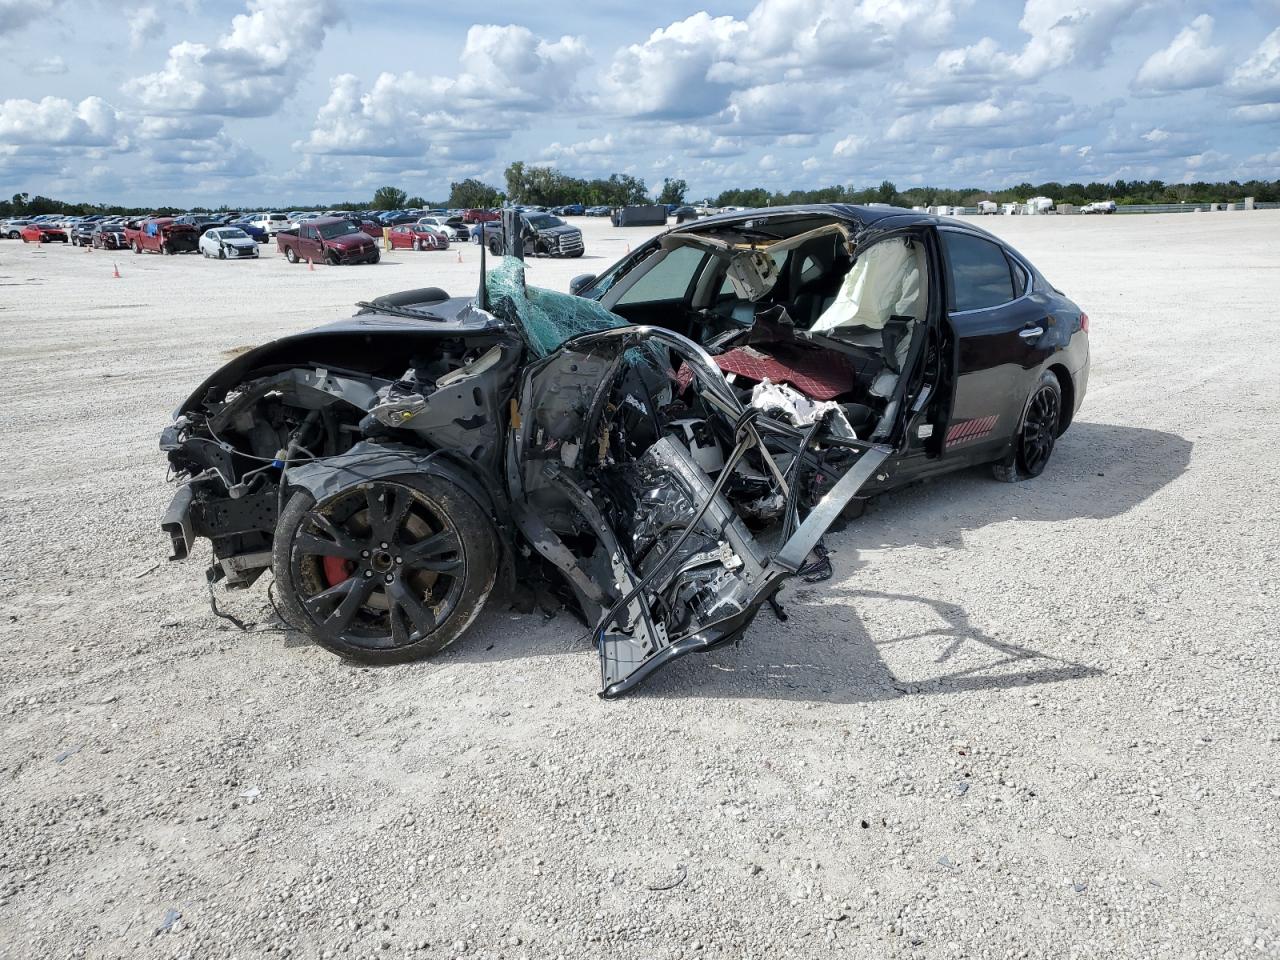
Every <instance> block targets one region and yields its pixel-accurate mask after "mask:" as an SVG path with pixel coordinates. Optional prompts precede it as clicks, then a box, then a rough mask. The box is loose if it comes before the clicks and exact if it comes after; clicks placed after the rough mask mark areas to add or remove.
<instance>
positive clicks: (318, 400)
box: [161, 218, 945, 696]
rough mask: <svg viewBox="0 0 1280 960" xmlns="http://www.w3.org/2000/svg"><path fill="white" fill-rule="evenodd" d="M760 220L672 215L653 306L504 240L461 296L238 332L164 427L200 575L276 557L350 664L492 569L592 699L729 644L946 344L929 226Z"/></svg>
mask: <svg viewBox="0 0 1280 960" xmlns="http://www.w3.org/2000/svg"><path fill="white" fill-rule="evenodd" d="M763 230H764V225H760V228H759V230H757V229H756V225H753V224H751V223H748V224H747V225H746V227H745V228H738V229H736V230H734V231H729V230H723V231H715V230H705V231H703V232H701V233H697V232H694V231H689V232H678V231H672V232H669V233H668V234H667V235H664V239H663V243H662V245H661V247H660V248H659V250H658V252H657V253H654V254H652V255H651V256H653V257H656V258H657V259H655V260H653V262H652V264H651V266H652V268H653V269H657V267H659V266H660V265H661V264H662V261H664V260H666V259H668V258H671V257H673V256H674V257H682V258H685V259H686V260H689V261H690V262H691V263H692V262H693V259H692V258H694V257H696V258H697V264H696V268H695V271H694V273H693V279H692V280H691V281H690V288H691V289H693V293H692V294H691V295H690V297H689V298H688V301H687V303H686V304H685V306H684V307H683V308H682V309H681V310H680V311H676V312H678V313H679V315H676V316H669V317H668V318H667V320H668V322H666V323H663V324H662V325H661V326H658V325H655V324H651V323H638V322H636V320H637V319H639V318H637V317H634V316H631V315H629V310H628V306H629V302H628V300H627V297H626V292H627V290H628V289H629V288H630V287H631V286H633V285H634V284H635V282H636V280H637V278H636V277H635V271H634V269H632V268H634V266H635V265H634V264H632V265H631V267H630V268H628V269H629V270H630V272H629V273H624V275H623V280H624V282H620V283H617V287H616V289H613V290H606V292H605V294H604V295H603V296H602V297H600V299H599V302H597V301H596V300H592V299H584V298H579V297H573V296H569V295H565V294H556V293H551V292H549V291H545V290H538V289H537V288H530V287H526V286H525V283H524V276H523V264H522V263H521V262H520V261H519V260H516V259H514V258H507V259H506V260H505V261H504V262H503V264H502V265H501V266H500V267H499V268H497V269H495V270H494V271H492V273H490V274H489V275H488V276H487V278H486V281H485V283H484V284H482V288H481V292H480V295H479V296H478V297H476V298H474V299H465V300H464V299H450V298H447V297H446V296H445V295H444V294H443V291H438V290H423V291H409V292H407V293H404V294H397V295H394V296H392V297H386V298H382V299H380V300H376V301H373V302H371V303H365V304H361V305H360V313H358V314H357V315H356V317H354V318H353V319H352V320H351V321H348V322H345V323H339V324H335V325H333V326H332V327H328V328H321V329H319V330H317V331H314V332H313V333H311V334H305V335H302V336H300V337H295V338H286V339H284V340H279V341H275V342H273V343H270V344H267V345H265V346H263V347H260V348H258V349H257V350H255V351H252V352H251V353H250V354H247V355H245V356H242V357H240V358H237V360H236V361H233V363H231V364H229V365H228V366H227V367H224V368H223V370H221V371H218V372H217V373H215V374H214V375H213V376H212V377H211V378H210V379H209V380H208V381H206V383H205V384H204V385H202V387H201V388H200V389H199V390H197V391H196V393H194V394H193V395H192V397H191V398H190V399H189V400H188V401H187V402H186V403H185V404H184V405H183V406H182V407H181V408H180V409H179V410H178V412H177V414H176V415H175V420H174V423H173V424H172V425H171V426H170V427H169V428H168V429H166V431H165V432H164V435H163V437H162V444H161V445H162V448H163V449H165V450H166V451H168V455H169V460H170V465H171V470H172V473H173V474H174V475H175V476H176V477H177V478H178V479H179V480H180V482H181V486H180V487H179V491H178V494H177V496H176V497H175V499H174V502H173V505H172V506H171V508H170V511H169V513H168V514H167V515H166V518H165V521H164V524H163V526H164V528H165V530H166V531H167V532H168V533H169V535H170V538H171V541H172V544H173V550H174V557H175V559H181V558H183V557H185V556H186V555H187V552H188V551H189V550H190V549H191V548H192V546H193V544H194V543H195V541H196V540H197V539H198V538H202V537H203V538H208V539H209V540H210V541H211V543H212V549H213V557H214V560H213V563H212V565H211V567H210V570H209V579H210V582H211V583H212V582H222V583H223V584H225V585H226V586H229V587H239V588H243V587H248V586H250V585H252V584H253V583H254V582H255V581H256V580H257V579H258V578H259V577H260V576H261V575H262V574H263V573H265V572H266V571H267V569H271V571H272V573H273V576H274V579H275V588H276V591H277V593H278V595H279V598H280V600H281V605H282V608H283V613H284V615H285V616H286V619H288V621H289V622H290V624H291V625H292V626H294V627H297V628H298V629H300V630H303V631H305V632H306V633H308V635H310V636H311V637H312V638H313V639H314V640H316V642H318V643H320V644H322V645H324V646H326V647H327V648H329V649H331V650H333V651H334V652H337V653H339V654H342V655H344V656H348V657H352V658H355V659H359V660H361V661H364V662H373V663H390V662H400V661H405V660H412V659H417V658H419V657H423V656H428V655H430V654H432V653H434V652H436V651H438V650H440V649H443V647H444V646H446V645H448V644H449V643H451V642H453V641H454V640H455V639H457V638H458V637H459V636H460V635H461V634H462V633H463V632H465V630H466V628H467V627H468V626H469V625H470V624H471V622H472V621H473V620H474V618H475V616H476V615H477V614H478V613H479V611H480V609H481V608H482V607H483V606H484V604H485V603H486V602H487V601H488V600H489V599H490V596H491V594H502V595H505V596H507V597H508V598H510V599H514V600H516V601H517V602H519V603H523V604H524V607H525V608H526V609H527V608H531V607H532V606H538V605H540V606H542V607H543V608H544V609H547V608H548V607H549V606H557V605H560V604H566V605H568V606H569V607H570V608H571V609H573V610H574V611H575V612H576V613H578V614H579V615H581V616H582V617H583V618H584V619H585V621H586V622H587V623H588V624H590V625H592V627H593V636H594V641H595V645H596V647H597V649H598V651H599V654H600V660H601V693H602V695H604V696H616V695H619V694H621V693H624V692H626V691H627V690H629V689H631V688H633V687H634V686H635V685H636V684H638V683H640V682H641V681H642V680H643V679H644V678H645V677H647V676H648V675H649V674H651V673H652V672H653V670H655V669H657V668H658V667H660V666H662V665H663V664H665V663H667V662H669V661H670V660H672V659H674V658H676V657H678V656H680V655H682V654H684V653H688V652H691V651H695V650H705V649H708V648H711V647H714V646H716V645H718V644H722V643H725V642H729V641H733V640H736V639H737V638H738V637H739V636H741V634H742V633H743V631H744V630H745V629H746V628H747V626H748V625H749V624H750V623H751V621H752V619H753V618H754V616H755V615H756V613H757V612H758V610H759V609H760V607H761V606H762V605H764V604H766V603H774V604H775V610H776V611H778V612H779V613H780V610H778V608H777V607H776V601H775V594H776V593H777V591H778V589H779V588H780V587H781V586H782V585H783V584H784V583H785V581H786V580H787V579H789V578H791V577H793V576H796V575H805V576H815V577H821V576H823V575H824V573H825V572H826V569H827V567H826V564H827V561H826V560H825V552H824V551H823V550H822V547H821V538H822V536H823V534H824V533H825V532H826V531H827V530H828V528H829V527H830V526H831V524H832V523H833V522H834V521H835V520H836V519H837V517H838V515H839V514H840V512H841V511H842V510H843V509H844V508H845V507H846V506H847V505H848V504H849V503H850V501H851V500H852V499H853V498H854V497H855V496H856V495H857V494H858V492H859V490H860V489H861V488H862V487H863V486H864V484H865V483H866V482H867V481H868V480H869V479H870V478H871V477H872V476H873V474H875V472H876V471H877V470H878V469H880V468H881V466H882V465H883V464H884V462H885V461H886V459H887V458H889V457H890V456H891V455H892V454H893V453H894V452H895V450H896V448H897V445H898V444H899V443H900V441H901V439H902V438H903V437H904V435H905V432H906V428H907V422H908V420H916V421H919V422H924V421H926V420H927V419H928V418H929V417H931V416H933V415H934V414H935V410H936V406H937V403H938V400H937V398H936V397H934V396H933V394H934V393H935V391H934V389H933V385H934V384H936V383H937V382H938V378H939V376H940V375H941V370H940V369H939V368H940V366H941V365H942V364H943V363H944V362H945V359H944V357H945V354H944V351H943V350H942V349H941V345H940V343H939V342H938V340H937V335H936V333H935V332H934V331H935V329H936V328H935V326H934V325H932V324H930V323H929V318H930V308H931V305H930V303H929V297H928V289H929V288H928V276H929V270H930V266H929V260H928V251H927V250H926V249H925V248H924V246H923V245H922V244H920V243H919V242H915V241H913V240H912V239H911V238H910V237H903V238H889V239H887V240H884V241H881V242H880V243H878V244H876V245H874V246H869V247H868V248H867V249H866V250H865V251H860V250H859V248H858V238H857V237H856V236H855V235H854V234H853V233H852V232H851V231H850V229H849V228H848V226H847V225H845V224H841V223H838V222H832V221H831V220H830V218H827V219H826V220H820V219H817V218H810V219H809V220H807V221H805V220H804V219H803V218H799V220H798V222H797V223H795V224H785V225H784V230H783V231H782V232H781V233H774V234H770V233H764V232H763ZM815 266H816V267H818V268H820V269H815ZM644 272H645V271H640V273H641V274H643V273H644ZM640 279H642V277H641V278H640ZM615 280H616V278H615ZM699 290H702V291H703V292H704V295H703V296H701V297H699V296H698V291H699ZM632 302H635V301H632ZM611 308H612V309H611ZM631 312H634V311H631Z"/></svg>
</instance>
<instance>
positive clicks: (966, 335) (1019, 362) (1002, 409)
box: [938, 227, 1051, 456]
mask: <svg viewBox="0 0 1280 960" xmlns="http://www.w3.org/2000/svg"><path fill="white" fill-rule="evenodd" d="M938 233H939V235H940V236H941V238H942V251H943V257H944V259H945V261H946V286H947V312H948V316H949V318H950V321H951V327H952V330H953V331H954V334H955V340H956V352H957V357H956V371H957V378H956V387H955V397H954V400H953V404H952V410H951V419H950V421H949V423H948V425H947V431H946V437H945V440H944V444H943V455H944V456H967V455H969V454H973V455H975V456H976V455H977V454H981V453H990V452H991V451H992V450H993V449H994V448H997V447H1000V446H1003V445H1004V444H1005V443H1006V442H1007V441H1008V439H1009V437H1010V436H1011V435H1012V433H1013V431H1014V430H1015V429H1016V427H1017V424H1018V421H1019V419H1020V418H1021V416H1022V408H1023V405H1024V403H1025V402H1026V399H1027V396H1028V394H1029V393H1030V391H1031V386H1032V384H1033V383H1034V382H1035V380H1036V378H1037V377H1038V376H1039V371H1040V368H1041V367H1042V366H1043V365H1044V362H1045V360H1046V359H1047V358H1048V356H1049V354H1050V352H1051V351H1050V348H1049V346H1048V345H1047V343H1048V340H1049V338H1047V337H1045V336H1044V334H1045V333H1046V332H1047V331H1048V325H1049V322H1050V321H1049V319H1048V311H1047V307H1046V304H1045V303H1044V302H1043V298H1040V297H1038V296H1036V295H1035V294H1034V292H1033V289H1032V287H1033V284H1032V277H1031V273H1030V271H1029V270H1028V269H1027V268H1026V267H1025V266H1023V265H1022V263H1021V262H1020V261H1019V260H1018V259H1017V257H1015V256H1014V255H1013V254H1012V253H1010V252H1009V251H1007V250H1006V249H1005V248H1004V246H1002V245H1001V244H999V243H996V242H995V241H993V240H991V239H988V238H987V237H984V236H981V235H979V234H976V233H971V232H969V231H967V230H963V229H958V228H954V227H940V228H939V229H938Z"/></svg>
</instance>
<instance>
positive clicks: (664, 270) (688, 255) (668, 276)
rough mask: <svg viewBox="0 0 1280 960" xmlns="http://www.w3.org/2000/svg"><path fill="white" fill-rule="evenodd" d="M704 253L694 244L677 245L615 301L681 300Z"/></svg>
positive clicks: (690, 284) (687, 290)
mask: <svg viewBox="0 0 1280 960" xmlns="http://www.w3.org/2000/svg"><path fill="white" fill-rule="evenodd" d="M704 256H705V254H704V253H703V252H702V251H701V250H699V249H697V248H696V247H676V248H675V249H674V250H672V251H670V252H669V253H668V254H667V255H666V257H665V258H663V260H662V262H661V263H659V264H656V265H655V266H653V267H651V268H650V269H649V272H648V273H646V274H645V275H644V276H643V277H641V278H640V279H639V280H637V281H636V282H635V283H634V284H633V285H632V287H631V289H630V290H628V291H627V292H626V293H624V294H623V295H622V296H621V297H619V298H618V304H619V305H620V306H621V305H625V304H628V303H644V302H647V301H651V300H683V299H684V297H685V295H686V294H687V293H688V292H689V288H690V287H691V286H692V285H693V276H694V274H695V273H697V270H698V266H699V264H701V263H702V258H703V257H704Z"/></svg>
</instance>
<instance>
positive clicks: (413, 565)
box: [401, 530, 462, 573]
mask: <svg viewBox="0 0 1280 960" xmlns="http://www.w3.org/2000/svg"><path fill="white" fill-rule="evenodd" d="M448 554H452V556H448ZM460 554H461V544H459V543H458V538H457V537H456V536H454V535H453V533H451V532H450V531H448V530H443V531H441V532H440V533H435V534H432V535H431V536H429V537H427V538H425V539H423V540H419V541H418V542H417V543H411V544H409V545H408V546H406V547H405V548H404V552H403V553H402V554H401V555H402V556H403V557H404V564H405V566H406V567H409V568H410V569H413V570H434V571H436V572H438V573H447V572H448V571H450V570H456V569H458V568H459V567H460V566H462V557H461V556H460Z"/></svg>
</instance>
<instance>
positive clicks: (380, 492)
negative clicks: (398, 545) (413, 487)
mask: <svg viewBox="0 0 1280 960" xmlns="http://www.w3.org/2000/svg"><path fill="white" fill-rule="evenodd" d="M365 499H366V500H367V502H368V504H369V530H370V534H371V539H373V540H375V541H378V542H379V543H393V542H395V540H396V539H397V536H398V533H397V531H399V529H400V525H401V524H402V523H404V520H405V517H407V516H408V515H409V508H410V507H411V506H412V505H413V498H412V497H411V496H410V495H409V491H408V490H406V489H405V488H404V487H398V486H390V485H385V484H375V485H373V486H371V487H369V488H368V489H367V490H366V491H365Z"/></svg>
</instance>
